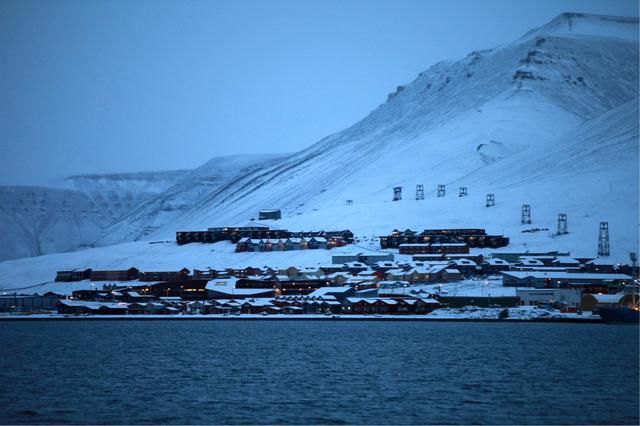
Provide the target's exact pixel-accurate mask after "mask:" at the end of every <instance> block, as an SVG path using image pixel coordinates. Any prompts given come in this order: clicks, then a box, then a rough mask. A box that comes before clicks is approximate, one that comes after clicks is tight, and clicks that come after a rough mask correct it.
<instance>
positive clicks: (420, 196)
mask: <svg viewBox="0 0 640 426" xmlns="http://www.w3.org/2000/svg"><path fill="white" fill-rule="evenodd" d="M416 200H424V185H416Z"/></svg>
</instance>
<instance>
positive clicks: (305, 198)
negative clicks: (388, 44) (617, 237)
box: [153, 14, 638, 238]
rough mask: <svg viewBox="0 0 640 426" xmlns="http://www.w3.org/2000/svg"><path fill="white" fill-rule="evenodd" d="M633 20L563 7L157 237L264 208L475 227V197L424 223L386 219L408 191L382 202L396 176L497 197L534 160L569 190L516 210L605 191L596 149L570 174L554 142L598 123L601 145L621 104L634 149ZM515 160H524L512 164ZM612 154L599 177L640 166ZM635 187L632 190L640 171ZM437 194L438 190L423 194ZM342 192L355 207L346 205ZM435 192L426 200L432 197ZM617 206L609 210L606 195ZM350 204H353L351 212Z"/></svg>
mask: <svg viewBox="0 0 640 426" xmlns="http://www.w3.org/2000/svg"><path fill="white" fill-rule="evenodd" d="M637 31H638V20H637V19H635V18H613V17H606V16H604V17H603V16H593V15H581V14H563V15H561V16H559V17H558V18H556V19H554V20H553V21H552V22H550V23H549V24H547V25H545V26H543V27H541V28H538V29H536V30H533V31H530V32H529V33H528V34H527V35H525V36H523V37H522V38H520V39H519V40H517V41H515V42H513V43H511V44H507V45H504V46H500V47H498V48H495V49H491V50H486V51H481V52H472V53H470V54H469V55H468V56H467V57H466V58H464V59H462V60H459V61H454V62H442V63H439V64H437V65H435V66H433V67H432V68H430V69H429V70H427V71H426V72H424V73H421V74H420V75H419V76H418V78H417V79H416V80H414V81H413V82H412V83H410V84H408V85H406V86H400V87H398V89H397V90H396V91H395V92H394V93H392V94H391V95H389V99H388V101H387V102H386V103H385V104H383V105H381V106H380V107H379V108H377V109H376V110H375V111H373V112H372V113H370V114H369V115H368V116H367V117H366V118H364V119H363V120H361V121H360V122H358V123H356V124H355V125H353V126H352V127H350V128H348V129H346V130H344V131H342V132H339V133H337V134H334V135H331V136H329V137H327V138H325V139H324V140H322V141H320V142H318V143H317V144H315V145H313V146H311V147H309V148H308V149H306V150H303V151H301V152H299V153H297V154H295V155H293V156H290V157H288V158H285V159H284V160H283V161H280V162H278V163H276V164H273V165H272V166H271V167H266V168H261V169H260V170H256V171H255V172H253V173H247V174H245V175H243V176H240V177H239V178H238V179H237V181H236V182H234V184H233V185H229V186H227V187H225V188H222V189H221V190H220V191H217V192H216V193H215V194H212V196H211V197H207V198H206V199H203V200H202V201H201V202H199V203H197V204H195V205H194V206H193V207H192V208H191V209H190V211H188V212H187V213H186V214H183V215H181V216H180V217H178V218H176V220H174V221H172V222H171V223H168V224H167V226H165V227H160V228H159V229H158V231H156V232H155V233H154V234H153V237H154V238H159V237H163V238H164V237H167V238H168V237H171V236H172V235H173V232H174V231H175V230H176V229H178V228H179V229H199V228H203V227H206V226H212V225H224V224H229V223H242V222H245V221H247V220H249V219H250V218H252V217H255V215H256V212H257V210H258V209H259V208H282V209H283V213H284V215H285V217H286V218H288V222H290V223H291V224H292V226H294V225H295V226H305V227H307V228H308V227H342V226H349V227H353V228H354V229H356V230H361V231H365V230H372V231H373V232H384V231H387V232H388V231H389V230H390V229H392V228H393V227H395V226H406V225H412V226H417V227H420V226H423V227H425V226H430V225H435V223H434V222H437V223H438V224H439V225H446V224H447V223H444V222H448V221H451V220H453V221H455V223H458V224H459V225H463V224H467V225H476V226H478V225H481V224H482V223H478V222H479V220H478V215H481V213H480V212H474V211H470V210H468V208H467V207H464V208H462V209H460V208H456V207H455V206H451V208H452V209H453V210H451V211H450V212H449V213H448V214H447V215H444V216H443V215H438V214H435V215H430V216H429V219H428V220H426V219H425V216H423V215H417V216H416V215H413V214H412V213H408V214H407V218H406V219H405V218H403V219H400V218H401V217H402V216H397V214H396V213H394V214H393V216H394V217H397V218H398V219H396V220H389V218H388V217H386V216H385V215H384V214H383V213H384V212H385V211H386V210H388V209H393V210H402V209H404V208H405V207H406V204H409V202H408V201H407V202H406V203H398V204H397V205H395V204H394V205H393V206H392V205H391V204H389V205H388V206H384V204H385V202H386V201H389V200H390V199H391V191H392V187H394V186H403V187H404V188H405V191H406V192H405V197H407V198H410V197H411V196H412V194H411V191H413V188H415V185H416V184H424V185H425V187H426V188H427V190H428V191H429V190H435V188H436V185H437V184H447V185H449V187H450V190H451V189H453V190H456V189H457V188H451V186H452V185H460V186H467V187H468V188H469V192H470V193H471V194H475V195H479V196H481V197H484V196H485V194H486V193H487V192H496V193H497V194H496V195H497V197H498V199H500V198H501V194H500V193H498V192H499V190H507V189H509V190H512V191H514V192H515V193H518V192H519V191H520V189H519V185H521V184H522V182H523V181H528V180H530V178H529V174H528V172H527V173H525V170H537V171H539V173H542V175H543V176H544V177H545V179H546V180H553V177H554V176H556V177H557V179H556V180H555V182H554V185H555V186H557V188H558V190H557V191H558V192H562V188H564V187H566V186H568V185H569V186H570V187H571V188H572V191H573V195H572V196H571V197H570V198H569V199H567V198H560V199H558V200H555V198H556V196H555V195H554V193H553V192H550V191H549V188H548V187H547V186H546V184H545V185H544V186H543V185H542V182H541V181H540V186H539V187H538V188H533V189H532V190H530V191H529V194H528V195H526V196H524V195H523V196H522V197H518V199H519V200H518V201H517V202H514V205H513V206H512V208H513V210H514V211H516V212H517V211H518V209H519V207H520V205H519V204H517V203H520V202H521V201H520V199H521V200H522V201H527V202H528V203H530V204H532V205H534V206H535V205H536V204H544V203H546V202H548V201H549V200H554V201H553V202H552V203H551V204H553V205H554V206H556V209H562V208H563V204H564V203H571V202H573V201H577V200H579V199H581V198H582V197H588V198H589V199H590V200H593V199H597V197H595V195H596V194H592V193H591V191H593V186H592V185H591V181H590V180H589V179H590V178H591V177H592V176H593V173H591V172H590V168H592V166H595V165H602V164H603V160H604V158H601V157H600V156H601V155H602V153H601V152H592V154H591V155H590V156H587V157H585V156H582V157H580V161H582V162H584V168H578V169H576V168H574V169H572V173H573V176H574V177H573V178H572V179H571V180H568V179H567V178H566V177H564V176H565V175H566V173H565V172H564V171H563V170H559V169H558V168H557V167H556V165H555V164H554V163H555V162H561V161H566V160H567V158H555V159H554V158H553V157H550V153H552V152H555V151H556V150H558V149H559V148H560V147H561V146H574V145H573V144H576V143H577V142H578V141H576V140H575V139H574V138H575V137H576V136H575V135H576V131H577V129H578V128H579V127H581V128H585V127H588V128H590V129H592V130H591V131H592V132H594V133H597V134H598V136H597V138H596V141H595V142H594V144H595V145H598V144H606V143H607V140H608V138H609V137H610V136H611V135H610V132H608V131H600V130H599V129H598V126H604V125H606V122H603V120H602V119H601V117H602V116H603V115H605V114H608V113H609V114H611V113H612V111H616V109H621V110H623V111H622V112H620V113H621V114H622V113H624V116H625V117H627V118H628V119H627V120H626V121H623V122H622V123H619V124H620V125H621V126H623V127H624V129H626V130H625V131H626V132H627V133H626V134H627V135H628V139H627V140H626V141H625V143H624V144H622V145H621V146H618V148H619V149H622V150H624V151H625V152H627V156H625V157H624V159H622V160H623V161H625V164H626V160H625V159H633V157H634V156H637V151H638V147H637V138H635V136H636V135H637V120H636V119H634V117H633V113H631V114H628V113H626V112H627V109H632V108H634V107H635V104H636V103H637V100H638V39H637ZM614 116H615V114H614ZM589 123H592V124H589ZM593 123H595V124H593ZM594 138H595V136H594ZM575 148H576V149H577V150H578V151H580V149H582V148H581V146H580V145H578V146H576V147H575ZM612 149H617V148H612ZM514 156H515V157H514ZM510 157H511V158H519V159H521V162H520V163H518V164H516V165H514V164H513V161H506V159H508V158H510ZM616 158H617V157H616ZM607 165H608V167H607V168H606V169H607V170H601V173H600V174H599V176H598V179H600V180H602V181H607V182H608V181H611V182H613V181H615V180H617V177H618V176H620V175H621V174H623V173H624V174H625V175H627V176H628V175H630V173H631V171H636V172H637V164H635V165H634V164H626V166H628V167H630V169H626V170H624V171H623V169H622V167H621V166H622V164H619V163H617V162H616V161H611V162H610V163H607ZM514 167H515V169H513V168H514ZM507 168H508V169H507ZM483 170H484V172H483ZM491 174H495V175H496V176H497V175H501V176H503V175H504V178H503V179H501V180H500V181H498V182H496V181H495V179H489V177H490V175H491ZM479 176H487V177H483V178H482V179H481V178H479ZM560 176H563V178H562V179H560ZM581 179H583V181H582V184H580V185H579V186H578V187H575V186H574V185H576V182H581ZM629 185H631V186H632V187H637V180H636V181H630V182H629ZM607 188H608V187H607ZM618 189H620V188H618ZM407 192H408V193H407ZM430 196H433V191H431V192H430V193H429V192H428V193H427V198H428V199H429V197H430ZM603 196H604V195H603ZM347 199H350V200H353V201H354V206H355V208H352V209H349V208H347V207H346V206H345V200H347ZM436 201H438V202H442V201H441V200H436ZM502 201H506V200H504V198H503V199H502ZM433 202H435V201H429V200H427V201H425V202H424V203H423V207H427V206H429V205H430V204H431V203H433ZM628 202H629V203H628V205H627V206H621V207H622V208H623V209H624V210H626V211H628V213H629V215H628V216H629V217H632V216H635V215H634V214H633V213H634V210H633V208H634V207H633V206H637V194H636V195H635V196H632V197H631V198H630V199H629V200H628ZM376 203H380V204H381V205H380V206H378V205H377V204H376ZM590 204H594V203H593V201H591V202H590ZM478 205H479V206H483V203H482V202H478ZM358 206H366V209H370V210H371V211H375V212H376V215H377V217H379V219H376V218H371V220H369V221H366V222H365V221H361V220H360V219H359V218H360V217H361V212H360V210H361V209H360V208H359V207H358ZM363 208H364V207H363ZM534 208H535V207H534ZM608 210H611V211H613V209H611V207H610V206H609V207H608ZM352 211H358V213H357V214H356V215H355V218H354V219H355V220H353V221H348V220H347V219H346V217H348V216H349V215H350V212H352ZM480 211H484V210H482V209H480ZM636 211H637V209H636ZM323 212H325V213H323ZM603 214H604V213H603ZM513 215H514V217H515V215H517V213H514V214H513ZM605 216H606V215H605ZM338 219H339V222H338V221H337V220H338ZM604 219H606V217H603V220H604ZM550 220H551V221H552V220H553V217H550ZM633 220H635V219H633ZM633 220H631V222H633ZM400 222H402V223H400ZM407 222H411V223H407ZM449 224H451V223H449ZM625 225H633V223H626V224H625ZM633 226H635V225H633ZM634 233H635V232H634Z"/></svg>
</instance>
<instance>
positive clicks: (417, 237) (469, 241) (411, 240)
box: [380, 229, 509, 253]
mask: <svg viewBox="0 0 640 426" xmlns="http://www.w3.org/2000/svg"><path fill="white" fill-rule="evenodd" d="M407 244H421V245H423V246H424V245H427V246H428V245H433V244H466V245H467V246H468V247H471V248H474V247H479V248H482V247H490V248H498V247H505V246H507V245H509V238H507V237H505V236H503V235H487V232H486V231H485V230H484V229H425V230H424V231H422V232H420V233H418V232H416V231H412V230H411V229H407V230H405V231H399V230H397V229H394V230H393V232H392V233H391V235H384V236H381V237H380V247H381V248H383V249H388V248H394V249H398V248H401V245H407ZM445 249H446V248H441V250H445ZM441 252H444V251H441ZM455 252H456V251H452V253H455ZM414 253H416V252H415V251H414ZM423 253H429V251H428V249H427V251H423ZM458 253H460V251H458Z"/></svg>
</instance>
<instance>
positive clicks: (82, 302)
mask: <svg viewBox="0 0 640 426" xmlns="http://www.w3.org/2000/svg"><path fill="white" fill-rule="evenodd" d="M60 303H62V304H63V305H66V306H77V307H82V306H84V307H86V308H89V309H92V310H97V309H100V308H102V307H105V308H109V309H127V306H128V305H127V304H126V303H111V302H93V301H87V300H69V299H60Z"/></svg>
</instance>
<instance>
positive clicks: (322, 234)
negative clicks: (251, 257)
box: [176, 225, 353, 251]
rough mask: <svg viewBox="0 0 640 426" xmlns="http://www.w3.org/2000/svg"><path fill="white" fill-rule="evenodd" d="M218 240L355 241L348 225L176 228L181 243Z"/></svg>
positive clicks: (256, 247)
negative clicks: (297, 228)
mask: <svg viewBox="0 0 640 426" xmlns="http://www.w3.org/2000/svg"><path fill="white" fill-rule="evenodd" d="M219 241H230V242H232V243H234V244H236V251H272V250H305V249H314V248H324V249H331V248H334V247H342V246H344V245H347V244H351V243H353V233H352V232H351V231H349V230H348V229H346V230H342V231H300V232H292V231H287V230H286V229H271V228H269V227H267V226H261V225H252V226H243V227H224V228H209V229H208V230H206V231H180V232H176V242H177V243H178V244H179V245H182V244H189V243H217V242H219Z"/></svg>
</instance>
